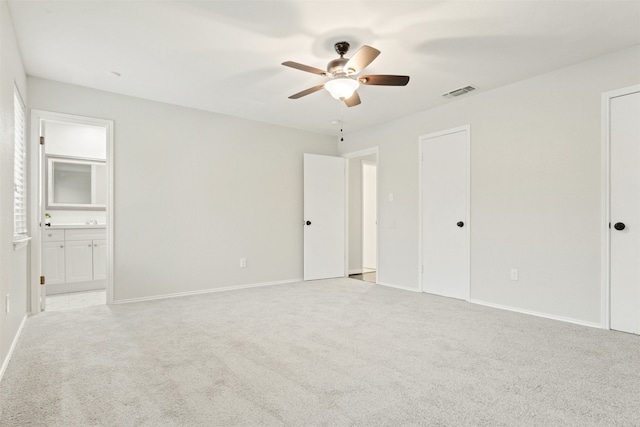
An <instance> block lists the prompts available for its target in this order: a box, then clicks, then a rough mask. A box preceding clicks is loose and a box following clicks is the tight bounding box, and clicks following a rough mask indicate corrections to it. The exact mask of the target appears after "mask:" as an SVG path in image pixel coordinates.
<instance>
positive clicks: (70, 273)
mask: <svg viewBox="0 0 640 427" xmlns="http://www.w3.org/2000/svg"><path fill="white" fill-rule="evenodd" d="M64 257H65V270H66V274H67V283H72V282H87V281H89V280H93V242H92V241H91V240H75V241H67V242H65V253H64Z"/></svg>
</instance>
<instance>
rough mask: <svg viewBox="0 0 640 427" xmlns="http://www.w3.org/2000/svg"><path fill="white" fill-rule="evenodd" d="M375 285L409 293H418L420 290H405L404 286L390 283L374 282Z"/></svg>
mask: <svg viewBox="0 0 640 427" xmlns="http://www.w3.org/2000/svg"><path fill="white" fill-rule="evenodd" d="M376 285H381V286H386V287H388V288H394V289H401V290H403V291H409V292H420V289H416V288H407V287H405V286H399V285H392V284H391V283H384V282H376Z"/></svg>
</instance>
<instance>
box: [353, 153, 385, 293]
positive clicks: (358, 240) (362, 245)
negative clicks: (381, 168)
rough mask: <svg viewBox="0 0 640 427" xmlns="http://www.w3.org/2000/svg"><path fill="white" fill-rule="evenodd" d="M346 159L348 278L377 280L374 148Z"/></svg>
mask: <svg viewBox="0 0 640 427" xmlns="http://www.w3.org/2000/svg"><path fill="white" fill-rule="evenodd" d="M345 157H348V158H349V161H348V165H349V166H348V168H349V175H348V178H349V187H348V188H349V205H348V206H349V216H348V224H349V225H348V229H349V234H348V247H349V251H348V267H349V277H350V278H352V279H358V280H363V281H366V282H371V283H377V278H378V256H377V254H378V248H377V246H378V244H377V243H378V242H377V241H378V236H377V223H378V221H377V204H378V202H377V173H378V171H377V163H378V154H377V148H373V149H370V150H367V151H364V152H359V153H351V154H347V155H345Z"/></svg>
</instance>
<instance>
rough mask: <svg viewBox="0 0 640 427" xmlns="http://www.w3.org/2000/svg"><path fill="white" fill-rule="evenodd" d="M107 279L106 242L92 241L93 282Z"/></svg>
mask: <svg viewBox="0 0 640 427" xmlns="http://www.w3.org/2000/svg"><path fill="white" fill-rule="evenodd" d="M106 278H107V241H106V240H94V241H93V280H102V279H106Z"/></svg>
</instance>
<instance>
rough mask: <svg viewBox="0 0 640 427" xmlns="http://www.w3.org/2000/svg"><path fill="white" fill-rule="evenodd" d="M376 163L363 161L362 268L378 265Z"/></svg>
mask: <svg viewBox="0 0 640 427" xmlns="http://www.w3.org/2000/svg"><path fill="white" fill-rule="evenodd" d="M376 169H377V167H376V164H375V163H373V162H368V161H366V160H363V161H362V270H363V271H364V272H366V271H372V270H375V269H376V267H377V259H376V253H377V251H376V245H377V235H376V229H377V226H376V224H377V221H378V220H377V218H376V214H377V212H376V205H377V202H376V194H377V189H376Z"/></svg>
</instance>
